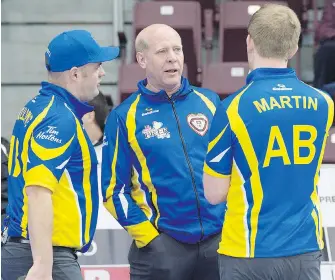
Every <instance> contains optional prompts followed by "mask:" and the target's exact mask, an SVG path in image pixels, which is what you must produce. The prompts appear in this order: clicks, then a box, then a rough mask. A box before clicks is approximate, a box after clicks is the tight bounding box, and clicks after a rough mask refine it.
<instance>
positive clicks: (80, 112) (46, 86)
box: [40, 82, 94, 120]
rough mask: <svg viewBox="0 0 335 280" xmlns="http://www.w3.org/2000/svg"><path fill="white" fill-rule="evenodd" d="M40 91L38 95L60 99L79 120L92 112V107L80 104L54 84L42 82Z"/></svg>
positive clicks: (63, 89)
mask: <svg viewBox="0 0 335 280" xmlns="http://www.w3.org/2000/svg"><path fill="white" fill-rule="evenodd" d="M41 86H42V88H41V90H40V94H43V95H55V96H57V97H59V98H61V99H62V100H63V101H64V102H65V104H66V105H68V106H69V107H70V109H71V110H72V112H73V113H74V114H75V115H76V116H77V117H78V119H79V120H81V118H82V117H83V116H84V115H85V114H87V113H88V112H92V111H93V109H94V108H93V107H92V106H90V105H88V104H87V103H86V102H82V101H80V100H79V99H77V98H76V97H75V96H74V95H72V94H71V93H70V92H69V91H67V90H66V89H65V88H62V87H60V86H57V85H55V84H51V83H49V82H42V83H41Z"/></svg>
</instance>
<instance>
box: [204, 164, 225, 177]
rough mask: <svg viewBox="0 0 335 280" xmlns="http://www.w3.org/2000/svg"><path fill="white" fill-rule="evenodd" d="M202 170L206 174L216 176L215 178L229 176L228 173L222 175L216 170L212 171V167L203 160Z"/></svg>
mask: <svg viewBox="0 0 335 280" xmlns="http://www.w3.org/2000/svg"><path fill="white" fill-rule="evenodd" d="M204 172H205V173H206V174H208V175H211V176H213V177H216V178H229V177H230V174H229V175H224V174H221V173H218V172H216V171H214V170H213V169H212V168H210V167H209V166H208V165H207V163H206V162H205V164H204Z"/></svg>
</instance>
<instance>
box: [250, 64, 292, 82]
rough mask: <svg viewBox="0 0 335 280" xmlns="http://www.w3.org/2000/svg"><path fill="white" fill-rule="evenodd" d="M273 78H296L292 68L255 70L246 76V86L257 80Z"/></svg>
mask: <svg viewBox="0 0 335 280" xmlns="http://www.w3.org/2000/svg"><path fill="white" fill-rule="evenodd" d="M274 78H278V79H283V78H297V75H296V73H295V71H294V69H292V68H257V69H255V70H253V71H252V72H250V73H249V74H248V76H247V84H249V83H250V82H253V81H257V80H264V79H274Z"/></svg>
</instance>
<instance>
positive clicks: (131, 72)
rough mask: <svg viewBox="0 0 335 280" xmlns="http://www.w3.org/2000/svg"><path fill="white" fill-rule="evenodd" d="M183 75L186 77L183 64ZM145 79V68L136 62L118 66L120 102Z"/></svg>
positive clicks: (185, 68)
mask: <svg viewBox="0 0 335 280" xmlns="http://www.w3.org/2000/svg"><path fill="white" fill-rule="evenodd" d="M183 76H184V77H186V78H187V66H186V65H184V71H183ZM143 79H145V70H143V69H142V68H141V67H140V66H139V65H138V63H131V64H122V65H121V66H120V67H119V96H120V102H122V101H123V100H125V99H126V98H128V97H129V95H131V94H132V93H133V92H135V91H137V83H138V82H139V81H140V80H143Z"/></svg>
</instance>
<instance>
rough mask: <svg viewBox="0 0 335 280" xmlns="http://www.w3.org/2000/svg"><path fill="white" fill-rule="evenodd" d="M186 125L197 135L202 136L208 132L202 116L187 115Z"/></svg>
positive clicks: (205, 121) (204, 118)
mask: <svg viewBox="0 0 335 280" xmlns="http://www.w3.org/2000/svg"><path fill="white" fill-rule="evenodd" d="M187 123H188V125H189V126H190V127H191V128H192V129H193V130H194V131H195V132H196V133H198V134H199V135H201V136H204V135H205V134H206V132H207V130H208V119H207V117H206V116H205V115H204V114H201V113H199V114H189V115H188V116H187Z"/></svg>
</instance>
